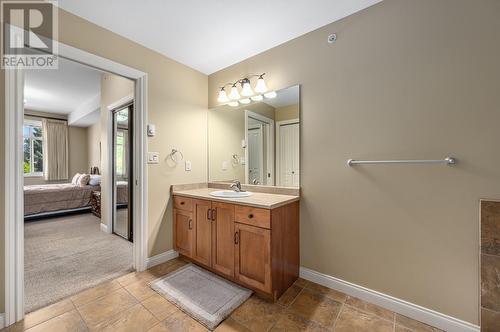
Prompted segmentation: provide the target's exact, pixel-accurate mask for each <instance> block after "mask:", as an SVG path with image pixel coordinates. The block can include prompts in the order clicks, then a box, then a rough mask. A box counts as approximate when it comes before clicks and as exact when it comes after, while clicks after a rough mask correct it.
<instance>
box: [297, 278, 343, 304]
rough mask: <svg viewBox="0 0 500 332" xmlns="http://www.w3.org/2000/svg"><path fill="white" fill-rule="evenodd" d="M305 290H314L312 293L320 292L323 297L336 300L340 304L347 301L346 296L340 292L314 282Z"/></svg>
mask: <svg viewBox="0 0 500 332" xmlns="http://www.w3.org/2000/svg"><path fill="white" fill-rule="evenodd" d="M305 288H306V289H309V290H312V291H315V292H318V293H320V294H321V295H325V296H327V297H329V298H331V299H332V300H335V301H338V302H344V301H345V300H346V299H347V295H346V294H344V293H342V292H339V291H336V290H334V289H331V288H328V287H325V286H322V285H319V284H316V283H313V282H309V283H307V285H306V286H305Z"/></svg>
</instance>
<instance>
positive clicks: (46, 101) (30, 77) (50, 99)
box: [24, 58, 102, 117]
mask: <svg viewBox="0 0 500 332" xmlns="http://www.w3.org/2000/svg"><path fill="white" fill-rule="evenodd" d="M101 75H102V74H101V72H100V71H98V70H96V69H92V68H89V67H87V66H84V65H81V64H79V63H76V62H73V61H69V60H65V59H62V58H60V59H59V68H58V69H55V70H35V69H32V70H27V71H26V76H25V82H24V100H25V104H24V107H25V108H26V109H30V110H35V111H42V112H47V113H55V114H65V115H69V114H70V113H73V112H75V111H78V113H79V114H86V113H89V111H94V110H95V108H96V106H95V104H96V103H95V101H96V100H100V93H101ZM89 107H92V108H93V109H92V110H89V111H87V110H84V109H82V108H89ZM80 117H81V116H80Z"/></svg>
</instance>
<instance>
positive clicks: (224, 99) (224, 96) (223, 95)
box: [217, 87, 229, 103]
mask: <svg viewBox="0 0 500 332" xmlns="http://www.w3.org/2000/svg"><path fill="white" fill-rule="evenodd" d="M217 101H218V102H219V103H227V102H228V101H229V98H228V97H227V94H226V90H224V87H222V88H221V89H220V91H219V97H217Z"/></svg>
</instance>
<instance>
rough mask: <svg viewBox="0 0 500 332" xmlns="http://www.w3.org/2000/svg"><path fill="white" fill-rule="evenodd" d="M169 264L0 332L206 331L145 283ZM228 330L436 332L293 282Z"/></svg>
mask: <svg viewBox="0 0 500 332" xmlns="http://www.w3.org/2000/svg"><path fill="white" fill-rule="evenodd" d="M185 264H186V262H185V261H183V260H181V259H175V260H171V261H169V262H167V263H164V264H161V265H158V266H155V267H153V268H151V269H149V270H147V271H145V272H140V273H135V272H133V273H130V274H127V275H125V276H122V277H120V278H118V279H115V280H112V281H109V282H106V283H103V284H101V285H99V286H97V287H94V288H91V289H88V290H85V291H83V292H81V293H79V294H77V295H74V296H72V297H70V298H67V299H65V300H62V301H60V302H58V303H56V304H53V305H51V306H49V307H46V308H43V309H40V310H38V311H35V312H33V313H30V314H28V315H27V316H26V318H25V319H24V321H22V322H19V323H17V324H15V325H13V326H11V327H10V328H5V329H3V330H2V332H6V331H9V332H17V331H30V332H35V331H36V332H42V331H47V332H49V331H50V332H53V331H57V332H66V331H68V332H69V331H71V332H73V331H75V332H76V331H131V332H132V331H133V332H140V331H149V332H170V331H207V330H206V329H205V328H204V327H203V326H202V325H200V324H199V323H198V322H196V321H195V320H193V319H192V318H191V317H189V316H188V315H186V314H185V313H183V312H182V311H180V310H179V309H178V308H177V307H175V306H174V305H173V304H171V303H170V302H168V301H167V300H165V299H164V298H163V297H161V296H159V295H158V294H156V293H155V292H154V291H152V290H151V289H150V288H149V286H148V283H149V282H150V281H152V280H153V279H156V278H158V277H160V276H163V275H165V274H167V273H170V272H172V271H175V270H176V269H177V268H179V267H181V266H183V265H185ZM216 331H219V332H228V331H338V332H342V331H348V332H354V331H370V332H385V331H390V332H409V331H415V332H417V331H440V330H438V329H436V328H433V327H431V326H428V325H425V324H423V323H420V322H417V321H415V320H412V319H409V318H407V317H404V316H401V315H398V314H395V313H393V312H391V311H388V310H386V309H383V308H380V307H378V306H376V305H373V304H370V303H367V302H365V301H362V300H359V299H357V298H353V297H349V296H347V295H345V294H343V293H340V292H337V291H335V290H332V289H329V288H326V287H323V286H320V285H318V284H315V283H312V282H309V281H306V280H303V279H299V280H297V282H296V283H295V284H294V285H293V286H292V287H291V288H290V289H288V291H287V292H286V293H285V294H284V295H283V296H282V297H281V298H280V299H279V301H278V302H277V303H274V304H273V303H269V302H266V301H264V300H261V299H259V298H258V297H256V296H252V297H251V298H250V299H248V300H247V301H246V302H245V303H243V304H242V305H241V306H240V307H239V308H238V309H236V310H235V311H234V312H233V313H232V314H231V316H230V317H229V318H228V319H226V320H225V321H224V322H223V323H222V324H221V325H219V327H218V328H217V329H216Z"/></svg>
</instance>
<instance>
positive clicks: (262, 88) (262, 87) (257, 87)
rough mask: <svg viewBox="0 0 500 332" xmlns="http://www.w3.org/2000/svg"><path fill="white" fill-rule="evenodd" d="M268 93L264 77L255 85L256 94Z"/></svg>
mask: <svg viewBox="0 0 500 332" xmlns="http://www.w3.org/2000/svg"><path fill="white" fill-rule="evenodd" d="M266 91H267V85H266V82H265V81H264V79H263V78H262V76H261V77H260V78H259V79H258V80H257V84H256V85H255V92H257V93H264V92H266Z"/></svg>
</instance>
